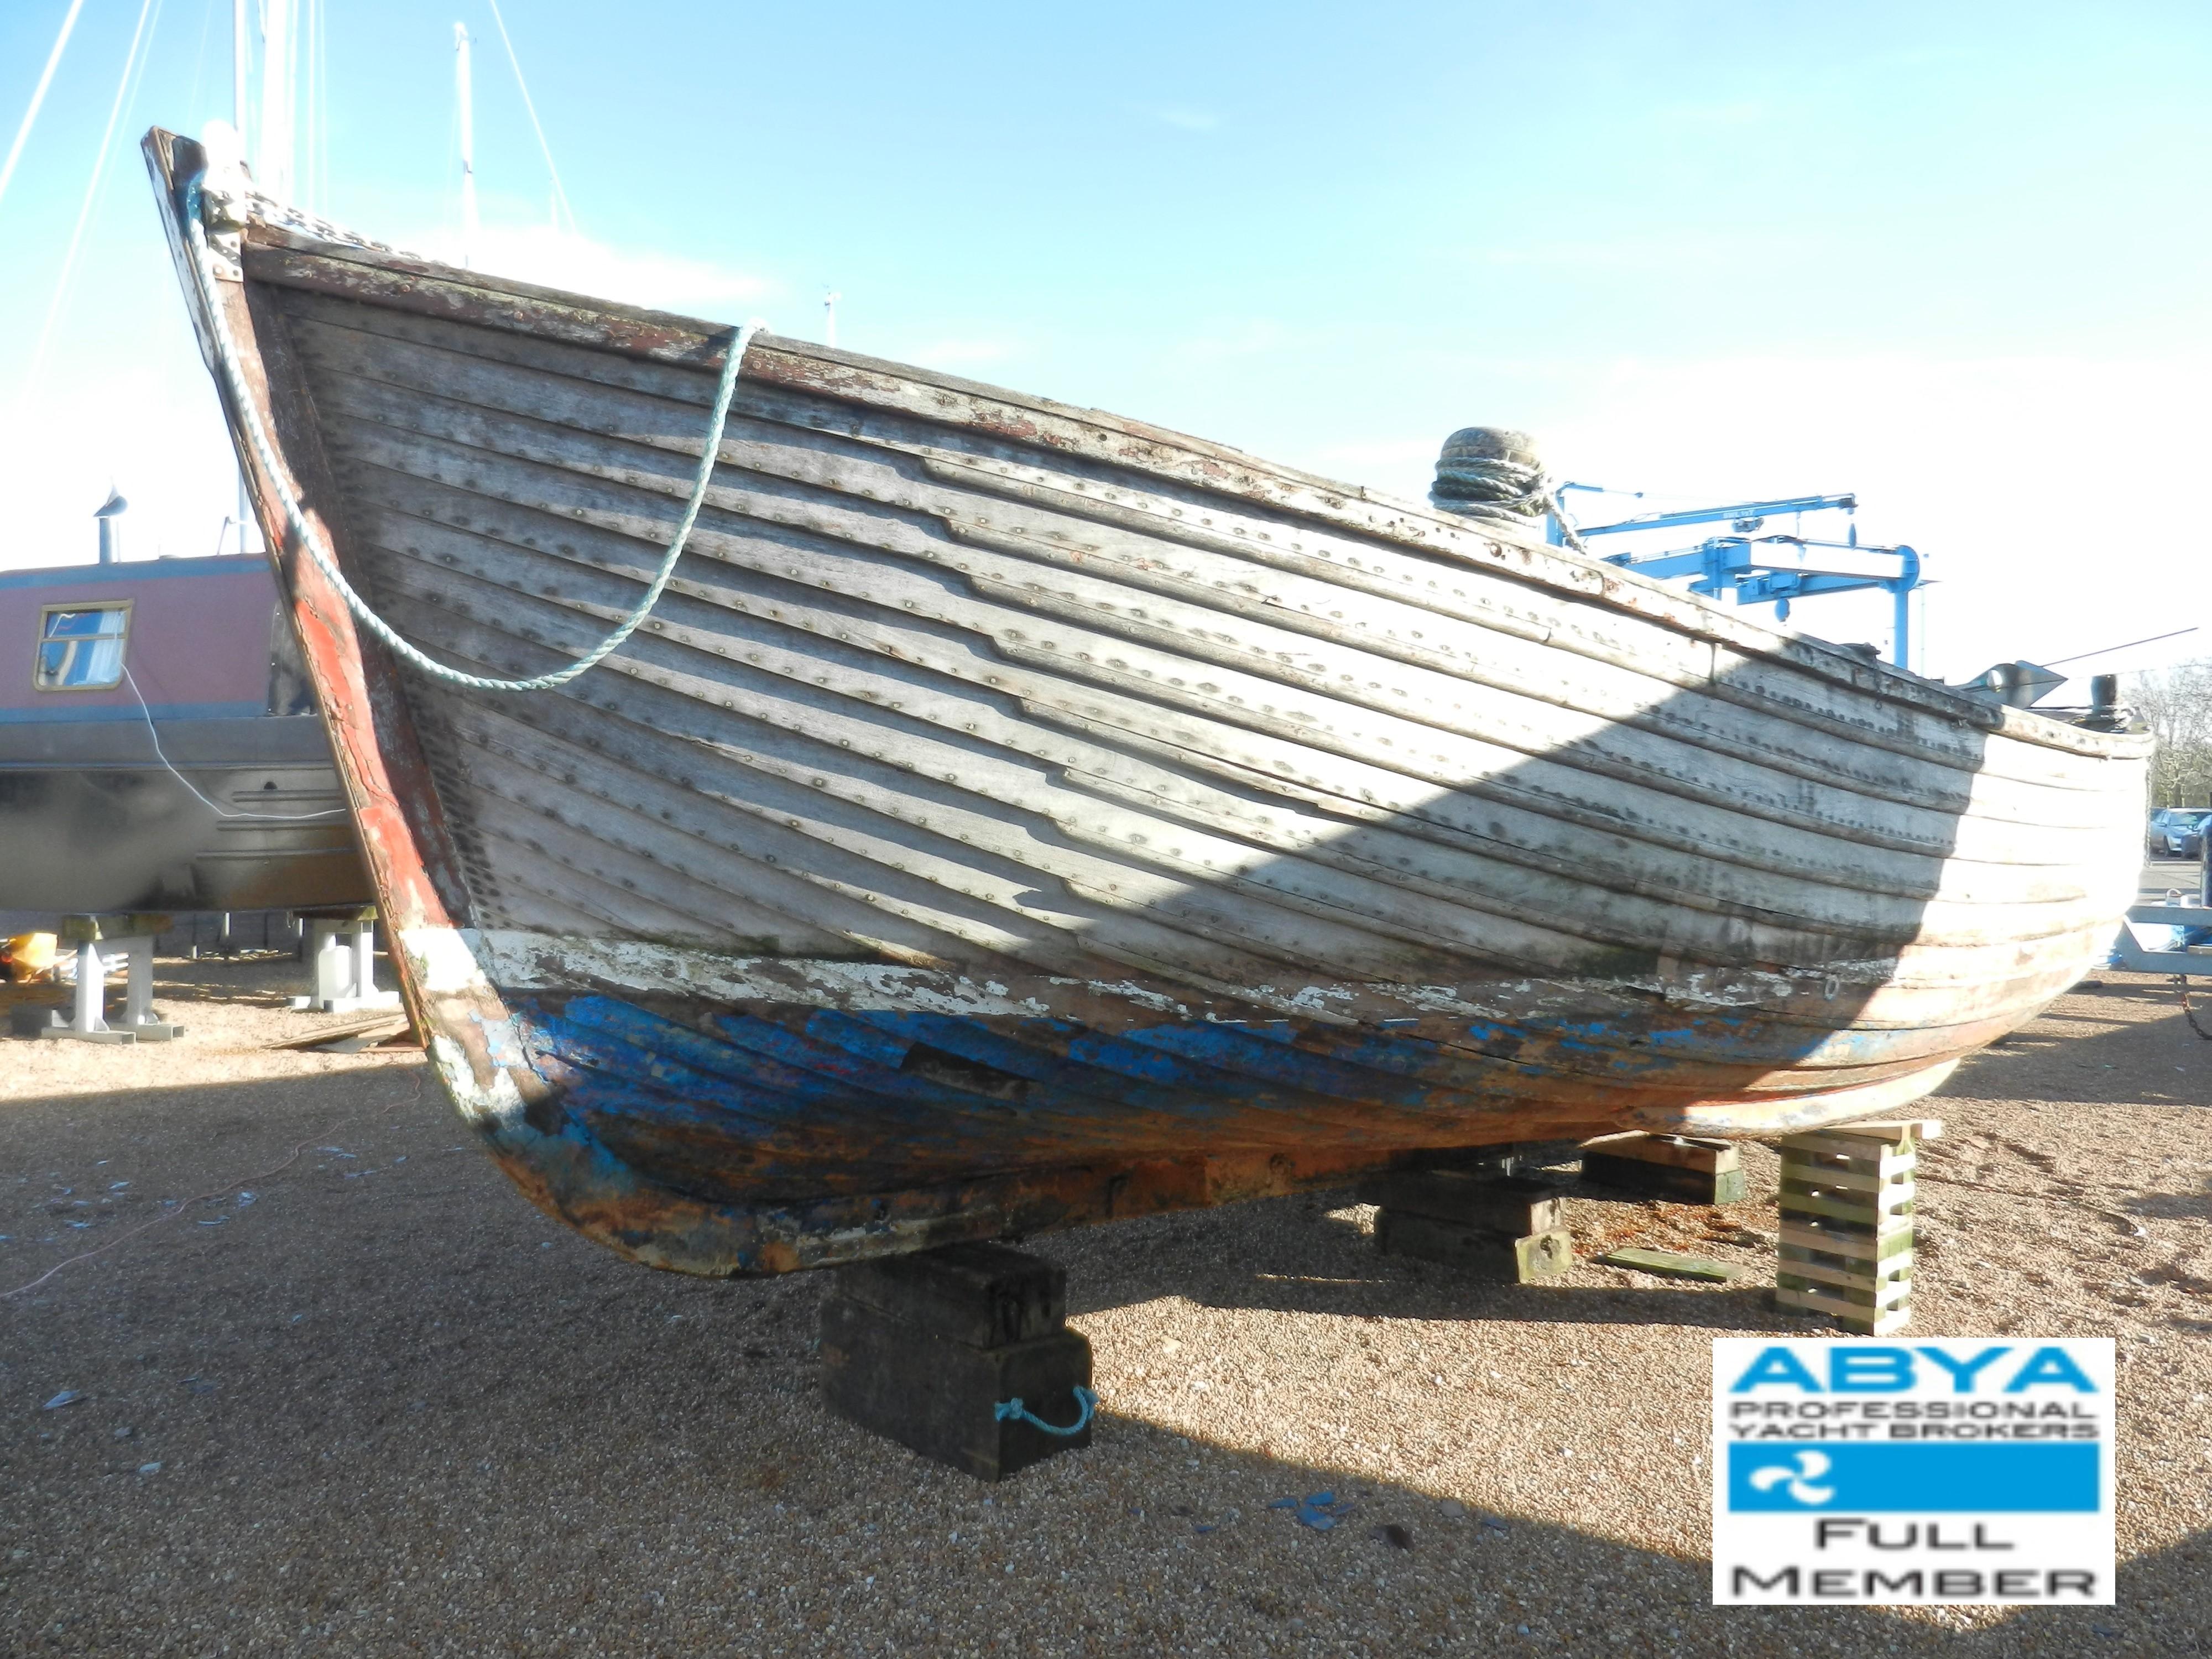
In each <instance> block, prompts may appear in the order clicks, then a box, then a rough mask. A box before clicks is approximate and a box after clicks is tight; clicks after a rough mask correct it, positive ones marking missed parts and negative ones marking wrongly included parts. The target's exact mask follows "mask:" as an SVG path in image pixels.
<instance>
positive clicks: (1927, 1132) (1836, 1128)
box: [1815, 1117, 1943, 1146]
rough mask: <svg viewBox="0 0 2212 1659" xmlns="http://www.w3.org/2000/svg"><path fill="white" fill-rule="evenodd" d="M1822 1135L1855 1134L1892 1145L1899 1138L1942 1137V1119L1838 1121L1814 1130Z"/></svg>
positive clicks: (1939, 1138) (1929, 1138) (1925, 1138)
mask: <svg viewBox="0 0 2212 1659" xmlns="http://www.w3.org/2000/svg"><path fill="white" fill-rule="evenodd" d="M1815 1133H1819V1134H1824V1135H1857V1136H1862V1137H1863V1138H1865V1139H1870V1140H1882V1141H1887V1142H1888V1143H1890V1144H1891V1145H1892V1146H1894V1145H1895V1144H1896V1143H1897V1142H1899V1141H1900V1140H1941V1139H1943V1120H1942V1118H1940V1117H1904V1118H1891V1119H1887V1120H1884V1119H1880V1118H1875V1119H1869V1120H1868V1121H1864V1122H1860V1123H1838V1124H1835V1125H1832V1127H1828V1128H1826V1129H1820V1130H1817V1131H1815Z"/></svg>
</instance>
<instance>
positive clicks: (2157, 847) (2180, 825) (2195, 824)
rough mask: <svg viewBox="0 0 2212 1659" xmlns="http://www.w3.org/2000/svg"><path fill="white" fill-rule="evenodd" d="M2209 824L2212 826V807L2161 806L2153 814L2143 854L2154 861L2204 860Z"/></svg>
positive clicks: (2145, 832)
mask: <svg viewBox="0 0 2212 1659" xmlns="http://www.w3.org/2000/svg"><path fill="white" fill-rule="evenodd" d="M2207 823H2212V808H2208V807H2203V806H2161V807H2160V808H2159V810H2158V811H2155V812H2154V813H2152V814H2151V815H2150V823H2149V825H2148V827H2147V828H2146V829H2145V830H2144V833H2143V851H2144V852H2146V853H2148V854H2150V855H2151V857H2153V858H2154V859H2194V858H2202V857H2203V855H2204V826H2205V825H2206V824H2207Z"/></svg>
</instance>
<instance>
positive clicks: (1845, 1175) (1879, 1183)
mask: <svg viewBox="0 0 2212 1659" xmlns="http://www.w3.org/2000/svg"><path fill="white" fill-rule="evenodd" d="M1913 1167H1914V1165H1913V1160H1912V1159H1911V1158H1901V1159H1899V1160H1898V1161H1897V1162H1896V1163H1894V1164H1884V1165H1882V1166H1881V1168H1880V1169H1872V1168H1869V1169H1859V1170H1854V1169H1845V1168H1844V1167H1843V1166H1841V1165H1839V1164H1828V1163H1814V1162H1812V1161H1810V1160H1808V1159H1803V1158H1791V1157H1790V1156H1789V1155H1788V1154H1787V1153H1784V1155H1783V1158H1782V1181H1783V1184H1784V1187H1785V1188H1786V1187H1787V1186H1788V1185H1789V1184H1790V1182H1802V1183H1803V1184H1804V1185H1806V1186H1808V1187H1825V1188H1835V1189H1838V1190H1842V1191H1848V1192H1854V1193H1878V1192H1880V1191H1881V1189H1882V1188H1884V1187H1887V1186H1888V1185H1889V1184H1890V1183H1891V1182H1896V1181H1903V1180H1905V1179H1906V1178H1907V1177H1909V1176H1911V1174H1912V1171H1913Z"/></svg>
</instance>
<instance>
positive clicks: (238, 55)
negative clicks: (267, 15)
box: [216, 0, 253, 554]
mask: <svg viewBox="0 0 2212 1659" xmlns="http://www.w3.org/2000/svg"><path fill="white" fill-rule="evenodd" d="M247 58H248V50H247V41H246V0H230V120H231V125H233V126H234V127H236V128H237V129H238V147H239V149H240V150H241V151H243V150H245V149H246V106H247V104H248V103H249V102H250V101H251V96H250V94H249V91H248V88H247V75H248V67H247ZM232 522H233V523H234V524H235V525H236V526H238V551H239V552H240V553H241V554H243V553H250V552H252V550H253V542H252V536H253V529H252V526H253V501H252V498H251V497H250V496H249V495H247V494H246V469H245V467H244V466H242V465H241V466H240V468H239V470H238V516H237V517H236V518H235V519H234V520H232ZM216 552H217V553H220V552H222V538H220V537H218V538H216Z"/></svg>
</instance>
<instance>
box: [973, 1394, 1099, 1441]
mask: <svg viewBox="0 0 2212 1659" xmlns="http://www.w3.org/2000/svg"><path fill="white" fill-rule="evenodd" d="M1075 1403H1076V1406H1077V1407H1078V1408H1079V1409H1078V1411H1077V1413H1076V1418H1075V1421H1073V1423H1071V1424H1069V1425H1067V1426H1066V1428H1064V1429H1063V1428H1061V1427H1060V1425H1058V1424H1057V1423H1048V1422H1046V1421H1045V1420H1044V1419H1042V1417H1039V1416H1038V1415H1037V1414H1036V1413H1035V1412H1033V1411H1031V1410H1030V1409H1029V1407H1026V1406H1024V1405H1023V1404H1022V1397H1021V1395H1015V1396H1014V1397H1013V1398H1012V1400H1001V1401H1000V1402H999V1403H998V1404H997V1405H995V1406H994V1407H991V1416H992V1419H993V1420H994V1421H996V1422H1000V1423H1027V1424H1029V1425H1031V1426H1032V1427H1034V1428H1040V1429H1042V1430H1043V1431H1045V1432H1046V1433H1047V1434H1057V1435H1063V1436H1065V1435H1071V1434H1081V1433H1082V1432H1083V1431H1084V1430H1085V1429H1087V1428H1089V1427H1090V1426H1091V1413H1094V1412H1096V1411H1097V1409H1098V1396H1097V1395H1096V1394H1094V1393H1092V1392H1091V1390H1090V1389H1086V1388H1085V1387H1084V1386H1083V1385H1082V1384H1081V1383H1077V1384H1076V1385H1075Z"/></svg>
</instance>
